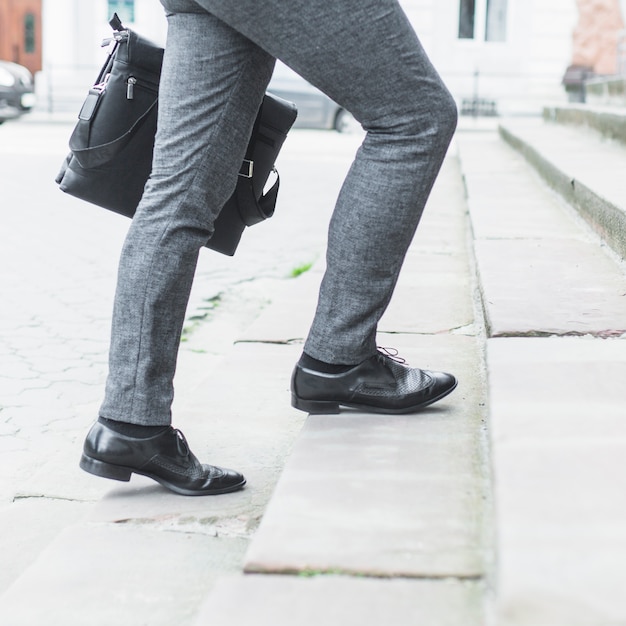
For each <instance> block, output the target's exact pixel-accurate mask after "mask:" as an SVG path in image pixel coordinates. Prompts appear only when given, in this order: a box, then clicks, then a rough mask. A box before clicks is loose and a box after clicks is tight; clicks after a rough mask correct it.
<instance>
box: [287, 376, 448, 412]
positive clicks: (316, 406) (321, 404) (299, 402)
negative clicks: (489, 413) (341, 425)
mask: <svg viewBox="0 0 626 626" xmlns="http://www.w3.org/2000/svg"><path fill="white" fill-rule="evenodd" d="M458 384H459V383H458V381H456V380H455V382H454V385H453V386H452V387H450V388H449V389H446V390H445V391H443V392H442V393H440V394H439V395H438V396H436V397H434V398H430V399H429V400H427V401H426V402H420V403H419V404H414V405H412V406H408V407H402V408H400V409H392V408H389V409H387V408H385V407H379V406H372V405H370V404H359V403H356V402H344V401H336V400H304V399H303V398H298V397H297V396H296V395H295V394H294V393H292V394H291V406H293V407H294V408H296V409H299V410H300V411H305V412H306V413H310V414H311V415H336V414H337V413H341V407H348V408H350V409H358V410H360V411H366V412H367V413H381V414H386V415H404V414H406V413H415V412H417V411H420V410H422V409H424V408H426V407H427V406H430V405H431V404H433V403H435V402H437V401H439V400H441V399H442V398H445V397H446V396H447V395H448V394H450V393H452V392H453V391H454V390H455V389H456V387H457V385H458Z"/></svg>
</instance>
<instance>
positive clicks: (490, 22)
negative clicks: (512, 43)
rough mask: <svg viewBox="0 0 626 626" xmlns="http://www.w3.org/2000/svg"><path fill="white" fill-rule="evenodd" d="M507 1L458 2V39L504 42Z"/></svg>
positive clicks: (477, 0) (462, 0) (471, 0)
mask: <svg viewBox="0 0 626 626" xmlns="http://www.w3.org/2000/svg"><path fill="white" fill-rule="evenodd" d="M506 22H507V0H460V2H459V39H475V40H477V41H506Z"/></svg>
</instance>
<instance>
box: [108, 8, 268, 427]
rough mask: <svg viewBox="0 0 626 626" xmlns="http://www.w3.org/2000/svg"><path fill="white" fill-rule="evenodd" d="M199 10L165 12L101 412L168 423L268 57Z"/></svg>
mask: <svg viewBox="0 0 626 626" xmlns="http://www.w3.org/2000/svg"><path fill="white" fill-rule="evenodd" d="M165 4H166V5H167V4H168V3H165ZM177 4H183V3H181V2H180V1H179V2H178V3H177ZM186 4H187V5H191V6H193V3H189V2H187V3H186ZM198 11H199V13H178V14H174V15H170V16H169V18H168V19H169V31H168V41H167V46H166V53H165V61H164V66H163V73H162V77H161V85H160V92H159V123H158V129H159V130H158V133H157V138H156V144H155V151H154V162H153V170H152V175H151V177H150V180H149V181H148V184H147V187H146V191H145V193H144V196H143V198H142V200H141V203H140V205H139V207H138V210H137V213H136V215H135V218H134V220H133V222H132V225H131V227H130V230H129V233H128V236H127V239H126V242H125V244H124V248H123V251H122V256H121V260H120V267H119V277H118V284H117V292H116V295H115V305H114V312H113V327H112V338H111V348H110V358H109V377H108V380H107V387H106V394H105V400H104V403H103V405H102V407H101V412H100V415H101V416H103V417H105V418H110V419H114V420H120V421H124V422H131V423H135V424H142V425H153V426H154V425H167V424H169V423H170V419H171V415H170V406H171V403H172V398H173V386H172V379H173V377H174V371H175V366H176V358H177V353H178V347H179V343H180V335H181V330H182V326H183V322H184V316H185V311H186V307H187V302H188V298H189V292H190V289H191V284H192V280H193V276H194V272H195V268H196V262H197V257H198V253H199V249H200V248H201V247H202V246H203V245H204V244H205V243H206V242H207V241H208V239H209V237H210V236H211V233H212V224H213V221H214V220H215V217H216V215H217V213H218V211H219V209H220V208H221V207H222V206H223V204H224V202H225V201H226V200H227V199H228V198H229V197H230V195H231V193H232V191H233V190H234V186H235V184H236V179H237V172H238V171H239V168H240V166H241V163H242V161H243V158H244V153H245V149H246V146H247V138H248V136H249V134H250V132H251V129H252V125H253V123H254V119H255V116H256V112H257V110H258V107H259V104H260V102H261V100H262V98H263V94H264V93H265V87H266V85H267V82H268V81H269V78H270V76H271V71H272V68H273V64H274V59H273V58H272V57H270V56H269V55H268V54H267V53H265V52H263V51H262V50H260V49H259V48H258V47H257V46H255V45H254V44H252V43H251V42H250V41H248V40H247V39H246V38H245V37H243V36H241V35H240V34H238V33H236V32H235V31H233V30H232V29H231V28H230V27H228V26H226V25H225V24H224V23H223V22H220V21H219V20H217V19H216V18H215V17H213V16H211V15H209V14H207V13H206V12H205V11H202V9H198Z"/></svg>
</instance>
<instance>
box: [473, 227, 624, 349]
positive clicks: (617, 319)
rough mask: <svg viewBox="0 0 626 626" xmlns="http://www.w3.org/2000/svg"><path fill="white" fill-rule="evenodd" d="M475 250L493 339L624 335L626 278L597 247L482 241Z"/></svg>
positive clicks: (561, 242) (536, 241)
mask: <svg viewBox="0 0 626 626" xmlns="http://www.w3.org/2000/svg"><path fill="white" fill-rule="evenodd" d="M475 251H476V259H477V263H478V271H479V274H480V281H481V288H482V292H483V299H484V303H485V310H486V313H487V318H488V319H487V322H488V332H489V334H490V336H492V337H498V336H515V335H531V336H532V335H535V336H540V335H567V334H579V335H582V334H593V335H597V336H605V337H606V336H608V337H610V336H616V335H621V334H623V333H624V332H626V298H625V297H624V294H625V293H626V274H624V273H623V272H622V270H621V268H620V267H619V266H618V265H617V264H616V263H615V262H614V261H613V260H612V259H611V258H609V257H608V256H607V255H606V254H605V253H604V252H603V251H602V250H601V249H600V247H599V246H597V245H595V244H594V243H592V242H584V241H579V240H577V239H572V240H564V239H563V240H559V241H558V243H557V242H556V241H555V240H550V239H532V240H483V241H476V242H475Z"/></svg>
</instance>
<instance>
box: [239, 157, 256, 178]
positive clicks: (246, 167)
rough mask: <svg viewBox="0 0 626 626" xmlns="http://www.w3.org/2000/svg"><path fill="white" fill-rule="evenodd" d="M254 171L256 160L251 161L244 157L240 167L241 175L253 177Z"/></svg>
mask: <svg viewBox="0 0 626 626" xmlns="http://www.w3.org/2000/svg"><path fill="white" fill-rule="evenodd" d="M253 172H254V161H249V160H248V159H244V160H243V163H242V164H241V167H240V168H239V176H241V177H242V178H252V173H253Z"/></svg>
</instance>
